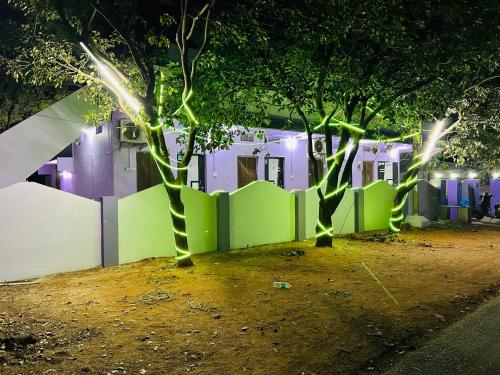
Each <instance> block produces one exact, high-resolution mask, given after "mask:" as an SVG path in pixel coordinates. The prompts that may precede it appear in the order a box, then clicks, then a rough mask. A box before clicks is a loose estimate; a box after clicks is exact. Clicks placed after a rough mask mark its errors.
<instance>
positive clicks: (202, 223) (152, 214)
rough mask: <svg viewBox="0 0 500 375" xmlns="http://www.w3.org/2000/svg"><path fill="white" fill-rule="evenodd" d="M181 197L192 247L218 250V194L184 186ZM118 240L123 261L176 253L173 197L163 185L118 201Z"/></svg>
mask: <svg viewBox="0 0 500 375" xmlns="http://www.w3.org/2000/svg"><path fill="white" fill-rule="evenodd" d="M181 199H182V201H183V203H184V207H185V214H186V232H187V234H188V245H189V249H190V251H191V252H192V253H202V252H207V251H215V250H217V201H216V198H215V197H213V196H210V195H207V194H205V193H202V192H199V191H196V190H193V189H191V188H188V187H184V188H183V190H182V193H181ZM118 243H119V262H120V264H123V263H129V262H135V261H138V260H141V259H146V258H151V257H164V256H175V240H174V233H173V231H172V219H171V217H170V211H169V201H168V196H167V194H166V192H165V189H164V187H163V186H162V185H156V186H153V187H152V188H149V189H146V190H143V191H141V192H139V193H136V194H132V195H130V196H128V197H125V198H122V199H120V200H119V201H118Z"/></svg>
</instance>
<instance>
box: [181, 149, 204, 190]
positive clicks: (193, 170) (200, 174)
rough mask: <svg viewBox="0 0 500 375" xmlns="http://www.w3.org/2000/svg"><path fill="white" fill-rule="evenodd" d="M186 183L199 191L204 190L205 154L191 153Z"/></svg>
mask: <svg viewBox="0 0 500 375" xmlns="http://www.w3.org/2000/svg"><path fill="white" fill-rule="evenodd" d="M186 185H187V186H189V187H192V188H193V189H196V190H199V191H206V183H205V155H201V154H193V156H192V157H191V161H190V162H189V166H188V171H187V182H186Z"/></svg>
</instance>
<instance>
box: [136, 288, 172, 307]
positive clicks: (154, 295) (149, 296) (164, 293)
mask: <svg viewBox="0 0 500 375" xmlns="http://www.w3.org/2000/svg"><path fill="white" fill-rule="evenodd" d="M172 296H173V293H172V292H170V291H168V290H160V289H158V290H155V291H154V292H150V293H145V294H142V295H140V296H139V298H138V299H137V300H138V301H139V302H141V303H143V304H145V305H154V304H156V303H158V302H160V301H169V300H171V299H172Z"/></svg>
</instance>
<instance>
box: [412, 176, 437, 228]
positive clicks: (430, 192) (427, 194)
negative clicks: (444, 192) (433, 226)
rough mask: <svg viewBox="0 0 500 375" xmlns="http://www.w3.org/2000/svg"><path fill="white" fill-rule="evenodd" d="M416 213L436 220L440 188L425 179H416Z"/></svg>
mask: <svg viewBox="0 0 500 375" xmlns="http://www.w3.org/2000/svg"><path fill="white" fill-rule="evenodd" d="M417 193H418V205H419V209H418V211H419V212H418V214H419V215H421V216H425V217H426V218H427V219H429V220H431V221H437V220H438V214H439V198H440V190H439V189H438V188H436V187H435V186H433V185H432V184H430V183H429V182H427V181H418V183H417Z"/></svg>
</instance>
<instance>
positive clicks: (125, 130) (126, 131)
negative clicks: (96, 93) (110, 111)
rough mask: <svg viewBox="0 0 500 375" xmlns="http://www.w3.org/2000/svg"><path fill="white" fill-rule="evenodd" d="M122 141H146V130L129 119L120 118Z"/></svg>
mask: <svg viewBox="0 0 500 375" xmlns="http://www.w3.org/2000/svg"><path fill="white" fill-rule="evenodd" d="M120 142H128V143H146V138H145V137H144V132H143V131H142V129H141V128H140V127H139V126H137V125H136V124H135V123H134V122H132V121H131V120H129V119H121V120H120Z"/></svg>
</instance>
